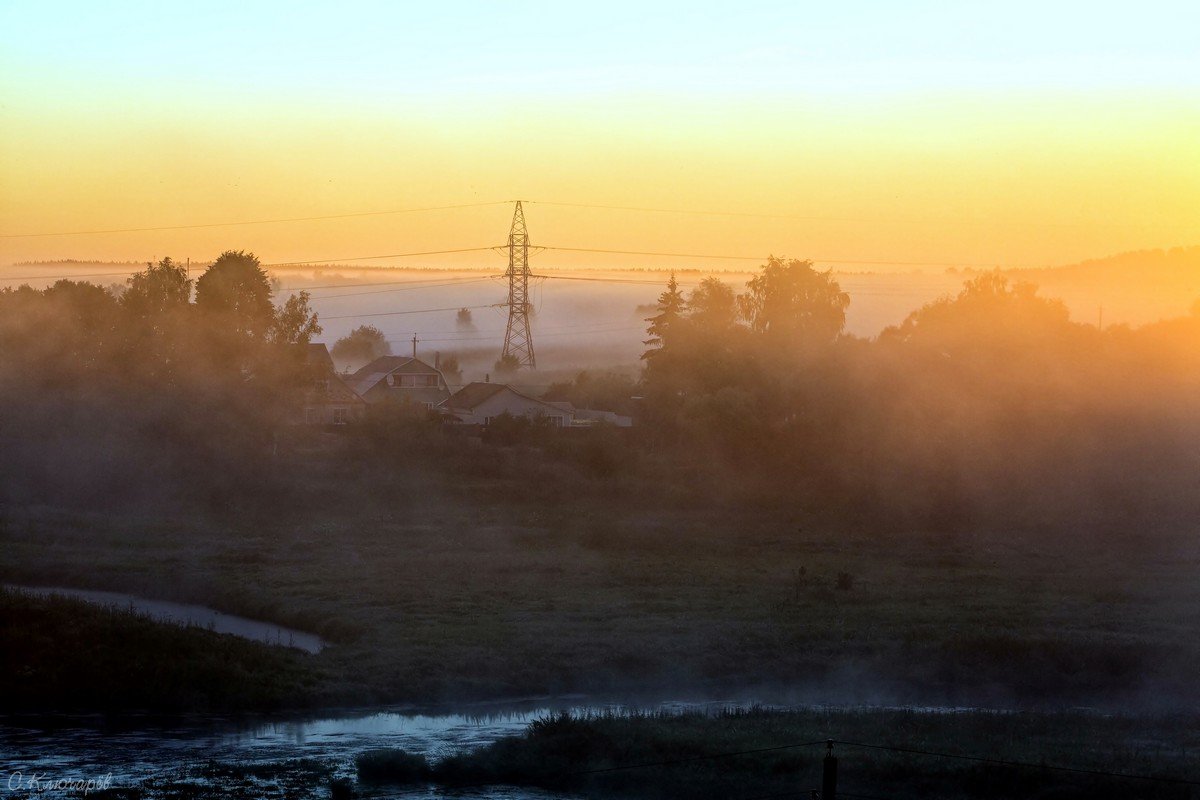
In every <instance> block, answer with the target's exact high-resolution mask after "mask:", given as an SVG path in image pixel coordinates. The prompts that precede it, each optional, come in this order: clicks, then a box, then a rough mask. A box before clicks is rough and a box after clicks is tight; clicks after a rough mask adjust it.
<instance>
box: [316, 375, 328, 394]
mask: <svg viewBox="0 0 1200 800" xmlns="http://www.w3.org/2000/svg"><path fill="white" fill-rule="evenodd" d="M314 384H315V385H316V388H317V391H318V392H328V391H329V381H328V380H327V379H326V378H319V379H317V380H316V381H314Z"/></svg>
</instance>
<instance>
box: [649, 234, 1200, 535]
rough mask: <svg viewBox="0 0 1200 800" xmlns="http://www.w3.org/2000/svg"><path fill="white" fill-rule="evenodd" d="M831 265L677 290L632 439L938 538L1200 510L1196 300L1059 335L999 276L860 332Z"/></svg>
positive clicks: (1055, 325) (659, 317) (653, 334)
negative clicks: (935, 532) (642, 435)
mask: <svg viewBox="0 0 1200 800" xmlns="http://www.w3.org/2000/svg"><path fill="white" fill-rule="evenodd" d="M849 302H850V298H849V296H848V295H847V294H846V293H845V292H843V291H842V290H841V288H840V286H839V285H838V283H837V281H836V280H835V279H834V277H833V275H832V273H831V272H822V271H819V270H816V269H814V267H813V265H812V264H811V263H810V262H807V261H799V260H784V259H778V258H771V259H770V260H769V261H768V263H767V264H766V265H765V266H764V267H763V268H762V271H761V272H760V273H759V274H758V275H757V276H755V277H754V278H753V279H751V280H750V281H749V282H748V283H747V285H746V289H745V291H744V292H742V293H740V294H739V293H735V291H734V290H733V288H732V287H730V286H728V285H726V284H724V283H722V282H721V281H719V280H718V279H716V278H708V279H705V280H704V281H702V282H701V283H700V284H699V285H698V286H697V287H696V288H694V289H693V290H692V291H691V292H690V293H689V294H688V295H687V296H685V295H684V294H683V292H682V291H681V290H680V288H679V286H678V284H677V283H676V282H675V280H674V278H673V277H672V279H671V281H670V282H669V283H668V284H667V287H666V289H665V291H664V292H663V293H662V294H661V296H660V297H659V299H658V304H657V308H656V313H655V314H654V316H652V317H651V318H649V319H648V320H647V322H648V333H649V338H648V339H647V340H646V345H647V350H646V352H645V355H644V362H645V368H644V371H643V379H642V385H641V387H640V389H641V392H642V393H643V395H644V397H645V400H644V414H643V422H644V426H645V429H646V430H647V431H648V432H649V433H651V434H652V435H653V436H655V437H657V438H658V439H659V440H660V442H662V443H663V444H664V446H667V447H669V448H673V449H674V450H675V451H676V452H680V453H687V454H688V457H687V458H688V461H687V463H696V462H697V460H698V459H697V456H702V458H700V459H699V461H700V462H702V463H712V464H720V465H722V467H723V472H721V474H722V475H723V480H725V481H726V482H729V483H738V482H740V483H760V484H761V483H764V482H765V483H766V484H768V485H770V486H771V487H772V488H773V490H774V494H775V496H780V495H786V494H791V495H792V496H795V497H797V498H803V499H804V500H805V501H806V502H809V503H811V504H814V505H819V506H823V507H826V508H833V509H835V510H836V509H838V508H843V509H846V510H855V509H870V510H871V512H872V513H873V514H874V515H875V516H876V517H879V516H882V517H885V518H888V519H893V520H895V521H896V522H897V524H901V525H905V526H911V525H919V526H925V527H929V528H934V529H955V530H957V529H965V528H970V527H978V526H980V525H988V524H991V523H995V524H1010V523H1014V522H1019V523H1021V524H1027V525H1035V526H1036V525H1040V524H1047V525H1055V526H1061V525H1063V524H1070V525H1072V526H1077V527H1081V528H1111V527H1114V526H1116V527H1121V526H1130V525H1135V524H1143V523H1146V522H1148V521H1156V522H1162V523H1163V524H1171V523H1170V521H1171V520H1176V521H1177V520H1178V519H1180V518H1187V515H1190V514H1193V513H1195V512H1196V511H1197V510H1200V487H1198V486H1197V484H1196V483H1195V475H1196V474H1197V468H1198V467H1200V392H1198V391H1197V390H1198V389H1200V301H1198V302H1197V303H1196V304H1194V305H1193V306H1192V307H1191V313H1190V314H1189V315H1187V316H1182V317H1180V318H1177V319H1171V320H1164V321H1162V322H1159V323H1155V324H1152V325H1145V326H1142V327H1140V328H1137V329H1132V328H1130V327H1129V326H1126V325H1114V326H1110V327H1108V328H1105V329H1104V330H1100V329H1099V328H1098V327H1097V326H1094V325H1086V324H1081V323H1077V322H1073V321H1071V319H1070V315H1069V313H1068V310H1067V308H1066V306H1065V305H1064V304H1063V303H1062V302H1061V301H1060V300H1056V299H1051V298H1045V297H1042V296H1040V295H1039V294H1038V291H1037V288H1036V287H1035V286H1033V285H1032V284H1029V283H1022V282H1017V283H1012V282H1010V281H1009V280H1008V279H1007V278H1006V277H1005V276H1004V275H1002V274H1001V273H999V272H992V273H984V274H980V275H977V276H975V277H973V278H971V279H970V280H968V281H966V282H965V284H964V285H963V287H962V289H961V291H959V292H958V293H957V294H956V295H953V296H946V297H942V298H939V299H937V300H935V301H933V302H930V303H928V304H926V305H925V306H923V307H922V308H920V309H917V310H915V311H914V312H912V313H911V314H910V315H909V316H908V317H907V318H906V319H905V320H904V321H903V322H902V323H901V324H899V325H897V326H893V327H890V328H888V329H886V330H884V331H883V332H882V334H880V335H879V336H878V337H876V338H874V339H870V340H868V339H861V338H858V337H854V336H850V335H847V334H846V333H845V330H844V328H845V312H846V309H847V308H848V306H849Z"/></svg>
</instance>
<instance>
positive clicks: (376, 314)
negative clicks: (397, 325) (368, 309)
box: [321, 303, 503, 320]
mask: <svg viewBox="0 0 1200 800" xmlns="http://www.w3.org/2000/svg"><path fill="white" fill-rule="evenodd" d="M501 305H503V304H501ZM495 307H496V304H495V303H488V304H487V305H482V306H448V307H446V308H414V309H410V310H408V311H376V312H373V313H370V314H340V315H338V316H336V317H321V319H326V320H329V319H358V318H359V317H394V316H399V315H401V314H432V313H434V312H435V311H458V310H459V309H460V308H471V309H475V308H495Z"/></svg>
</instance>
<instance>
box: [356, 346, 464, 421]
mask: <svg viewBox="0 0 1200 800" xmlns="http://www.w3.org/2000/svg"><path fill="white" fill-rule="evenodd" d="M347 383H348V384H349V385H350V388H351V389H353V390H354V391H355V392H357V393H358V396H359V397H361V398H362V399H363V400H365V401H366V402H368V403H382V402H394V403H400V404H403V405H411V406H412V407H413V408H415V409H419V408H425V409H432V408H435V407H437V406H438V405H439V404H440V403H442V402H443V401H444V400H446V398H448V397H449V396H450V387H449V385H448V384H447V383H446V378H445V376H444V375H442V371H441V370H440V369H438V368H437V366H431V365H429V364H427V363H425V362H424V361H422V360H421V359H419V358H416V357H415V356H414V357H409V356H380V357H379V358H377V359H375V360H374V361H372V362H371V363H370V364H367V365H366V366H365V367H363V368H361V369H360V370H359V371H358V372H355V373H354V374H353V375H351V376H350V377H349V378H348V379H347Z"/></svg>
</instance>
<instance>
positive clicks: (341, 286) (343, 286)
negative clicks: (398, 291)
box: [279, 270, 501, 294]
mask: <svg viewBox="0 0 1200 800" xmlns="http://www.w3.org/2000/svg"><path fill="white" fill-rule="evenodd" d="M447 271H452V270H447ZM499 277H501V276H499V275H484V276H482V277H478V278H472V277H469V276H464V277H462V278H418V279H416V280H411V281H373V282H371V283H329V284H325V285H324V286H283V287H280V289H279V291H281V292H308V291H312V290H314V289H360V288H363V287H366V286H399V285H403V284H410V283H411V284H417V283H430V282H433V281H438V282H444V283H450V282H451V281H460V282H462V283H467V282H469V281H482V280H494V279H496V278H499ZM362 294H370V292H363V293H362Z"/></svg>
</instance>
